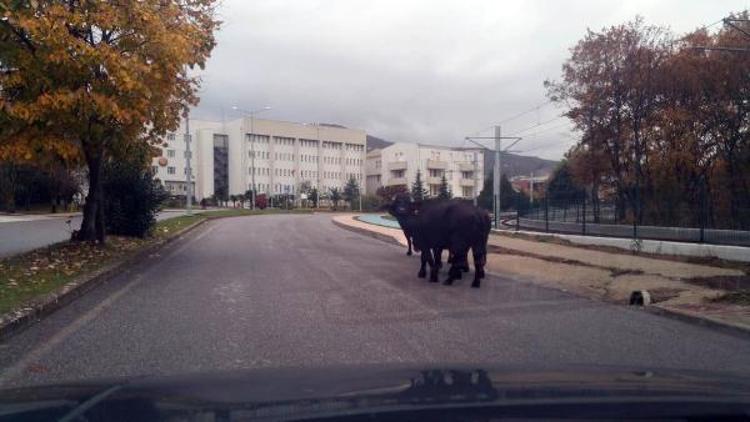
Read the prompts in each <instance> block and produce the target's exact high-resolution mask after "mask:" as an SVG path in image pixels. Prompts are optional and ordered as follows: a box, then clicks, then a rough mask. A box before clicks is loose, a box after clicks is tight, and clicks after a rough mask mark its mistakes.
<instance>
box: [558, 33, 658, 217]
mask: <svg viewBox="0 0 750 422" xmlns="http://www.w3.org/2000/svg"><path fill="white" fill-rule="evenodd" d="M669 41H670V34H669V33H668V31H666V30H665V29H663V28H660V27H656V26H648V25H645V24H644V22H643V20H642V19H641V18H636V20H634V21H632V22H629V23H627V24H624V25H618V26H613V27H610V28H605V29H603V30H602V31H600V32H595V31H591V30H589V31H588V32H587V34H586V36H585V37H584V38H583V39H582V40H581V41H579V42H578V44H576V46H575V47H573V48H572V49H571V56H570V58H569V59H568V60H567V61H566V62H565V64H564V65H563V77H562V80H561V81H560V82H547V83H546V85H547V87H548V90H549V91H548V92H549V95H550V97H551V98H552V99H553V100H555V101H558V102H564V103H566V105H568V106H569V107H570V109H569V111H568V112H567V113H566V115H567V116H568V117H569V118H570V119H571V120H572V121H573V123H574V124H575V127H576V129H578V130H579V131H580V132H582V133H583V134H584V136H583V137H582V141H583V142H586V143H590V144H591V146H592V149H594V150H597V151H601V152H603V153H604V154H605V156H606V158H607V161H608V163H609V167H610V168H609V172H610V175H611V176H612V181H613V183H614V184H615V185H616V189H617V194H618V199H619V202H620V207H619V208H620V209H624V205H625V202H627V203H628V204H629V206H630V209H631V210H632V215H633V218H635V219H637V220H639V221H641V220H642V217H643V214H642V207H641V206H640V203H641V201H642V198H641V197H640V196H641V191H642V189H643V187H644V185H646V184H647V183H648V182H647V181H646V180H645V175H644V170H643V167H644V165H646V161H647V158H648V156H647V151H648V150H649V146H650V144H651V143H652V141H653V136H654V131H653V128H654V122H655V119H656V117H657V113H656V112H657V110H658V108H659V103H660V100H661V97H660V96H659V95H658V90H659V82H660V81H659V75H660V72H661V70H662V66H663V64H664V63H665V62H666V60H667V58H668V57H669V48H668V46H669Z"/></svg>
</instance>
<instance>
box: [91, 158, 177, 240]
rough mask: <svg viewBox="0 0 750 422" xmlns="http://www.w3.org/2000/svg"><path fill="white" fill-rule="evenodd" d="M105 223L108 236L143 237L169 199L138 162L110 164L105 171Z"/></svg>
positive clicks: (111, 162)
mask: <svg viewBox="0 0 750 422" xmlns="http://www.w3.org/2000/svg"><path fill="white" fill-rule="evenodd" d="M103 186H104V221H105V224H106V228H107V233H110V234H115V235H121V236H132V237H144V236H146V235H147V234H149V232H150V231H151V228H152V227H153V226H154V224H155V223H156V213H157V212H158V211H159V208H160V207H161V206H162V204H163V203H164V201H166V200H167V198H168V197H169V195H168V193H167V192H166V191H165V190H164V188H163V187H162V186H161V184H160V183H159V182H158V181H156V180H154V178H153V176H152V174H151V172H150V170H149V169H148V167H146V166H143V165H142V164H141V163H140V162H139V163H133V162H127V161H119V160H111V161H110V162H108V163H107V165H106V166H105V167H104V185H103Z"/></svg>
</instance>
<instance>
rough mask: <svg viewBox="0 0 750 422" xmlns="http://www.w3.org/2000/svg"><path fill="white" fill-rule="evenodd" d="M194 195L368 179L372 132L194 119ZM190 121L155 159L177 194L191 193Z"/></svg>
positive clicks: (325, 187) (291, 189)
mask: <svg viewBox="0 0 750 422" xmlns="http://www.w3.org/2000/svg"><path fill="white" fill-rule="evenodd" d="M189 127H190V135H191V136H190V138H191V143H190V146H191V153H192V162H191V168H192V173H193V186H194V191H193V192H194V196H195V198H196V199H197V200H199V201H200V200H201V199H203V198H208V197H210V196H212V195H214V194H216V195H221V194H224V193H225V194H226V195H227V196H228V195H237V194H242V193H245V192H246V191H247V190H248V189H252V188H253V186H255V187H256V192H258V193H259V194H260V193H265V194H268V195H276V194H292V195H296V194H297V193H298V191H299V187H300V185H301V184H302V183H303V182H309V183H310V185H311V186H312V187H315V188H317V189H319V190H320V192H321V193H326V192H328V191H329V189H330V188H334V187H335V188H342V187H343V186H344V185H345V184H346V182H347V181H348V180H349V178H350V177H354V178H355V179H356V180H357V181H358V183H359V184H360V185H362V184H363V180H364V176H363V174H364V163H365V147H366V145H365V143H366V134H365V132H364V131H361V130H357V129H349V128H344V127H341V126H337V125H327V124H303V123H294V122H284V121H278V120H267V119H258V118H250V117H244V118H241V119H236V120H232V121H227V122H215V121H206V120H190V122H189ZM184 134H185V122H182V124H181V126H180V129H179V130H178V131H177V132H175V133H170V134H168V135H167V136H166V137H165V139H164V144H163V146H162V154H161V156H160V157H155V158H154V160H153V164H152V165H153V169H154V172H155V173H154V174H155V177H156V178H158V179H159V180H161V181H162V183H163V184H164V186H165V187H166V188H167V190H168V191H169V192H170V193H171V194H173V195H185V194H186V192H187V184H186V165H187V164H186V159H185V154H186V148H185V146H186V144H185V135H184Z"/></svg>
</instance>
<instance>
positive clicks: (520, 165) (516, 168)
mask: <svg viewBox="0 0 750 422" xmlns="http://www.w3.org/2000/svg"><path fill="white" fill-rule="evenodd" d="M559 163H560V162H559V161H554V160H545V159H544V158H539V157H527V156H525V155H516V154H509V153H506V154H503V161H502V167H503V168H502V169H501V171H500V172H501V173H502V174H506V175H508V177H513V176H529V175H530V174H531V173H532V172H533V173H534V176H544V175H550V174H552V172H553V171H554V170H555V167H557V165H558V164H559ZM494 167H495V154H493V153H492V152H489V151H487V152H486V153H485V154H484V173H485V175H490V174H492V169H493V168H494Z"/></svg>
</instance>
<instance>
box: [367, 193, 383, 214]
mask: <svg viewBox="0 0 750 422" xmlns="http://www.w3.org/2000/svg"><path fill="white" fill-rule="evenodd" d="M382 207H383V201H382V200H381V199H380V197H379V196H377V195H362V211H368V212H375V211H381V209H382Z"/></svg>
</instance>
